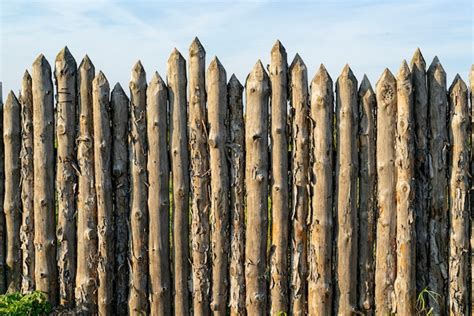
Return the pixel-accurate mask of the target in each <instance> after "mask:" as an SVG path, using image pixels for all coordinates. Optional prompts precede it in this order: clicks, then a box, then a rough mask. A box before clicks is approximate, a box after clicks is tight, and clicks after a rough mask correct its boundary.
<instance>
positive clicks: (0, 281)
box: [0, 82, 7, 294]
mask: <svg viewBox="0 0 474 316" xmlns="http://www.w3.org/2000/svg"><path fill="white" fill-rule="evenodd" d="M0 105H1V109H0V132H1V133H2V135H3V92H2V83H1V82H0ZM4 158H5V155H4V147H3V137H0V201H3V198H4V196H5V172H4V166H5V165H4ZM5 233H6V232H5V213H4V210H3V203H0V239H1V240H0V294H3V293H5V291H6V290H7V280H6V275H5V269H6V266H5V257H6V251H7V250H6V240H5V239H6V238H5V237H6V236H5Z"/></svg>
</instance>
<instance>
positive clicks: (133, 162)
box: [128, 61, 149, 314]
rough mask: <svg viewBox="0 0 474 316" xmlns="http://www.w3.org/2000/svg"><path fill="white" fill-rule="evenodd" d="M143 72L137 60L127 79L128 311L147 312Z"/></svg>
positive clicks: (146, 191)
mask: <svg viewBox="0 0 474 316" xmlns="http://www.w3.org/2000/svg"><path fill="white" fill-rule="evenodd" d="M146 89H147V84H146V73H145V69H144V68H143V66H142V63H141V62H140V61H138V62H137V63H136V64H135V66H133V69H132V78H131V79H130V113H131V115H130V137H129V159H130V185H131V186H130V259H129V260H130V262H131V266H130V268H131V270H130V296H129V298H128V303H129V313H130V314H147V313H148V307H149V306H148V208H147V203H148V187H147V183H148V182H147V181H148V180H147V172H146V168H147V157H146V155H147V150H148V149H147V148H148V145H147V135H146V128H147V122H146Z"/></svg>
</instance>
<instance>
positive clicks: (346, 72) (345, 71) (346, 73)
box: [339, 64, 356, 80]
mask: <svg viewBox="0 0 474 316" xmlns="http://www.w3.org/2000/svg"><path fill="white" fill-rule="evenodd" d="M339 78H349V79H351V80H355V79H356V77H355V76H354V73H353V72H352V69H351V67H350V66H349V64H345V65H344V68H342V71H341V74H340V75H339Z"/></svg>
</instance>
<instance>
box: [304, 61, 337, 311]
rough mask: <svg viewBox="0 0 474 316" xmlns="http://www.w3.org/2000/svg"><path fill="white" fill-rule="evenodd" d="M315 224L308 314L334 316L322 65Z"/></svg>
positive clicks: (329, 141) (328, 127) (315, 136)
mask: <svg viewBox="0 0 474 316" xmlns="http://www.w3.org/2000/svg"><path fill="white" fill-rule="evenodd" d="M310 118H311V131H312V132H311V147H312V148H311V153H312V157H311V161H312V174H311V188H312V190H311V191H312V192H311V193H312V194H311V206H312V210H311V217H310V218H311V221H310V224H309V225H310V226H309V231H310V241H309V253H308V264H309V276H308V313H309V314H310V315H330V314H331V313H332V305H333V304H332V297H333V278H332V263H333V260H332V254H333V251H332V249H333V225H334V223H333V210H332V207H333V169H332V167H333V157H334V146H333V123H334V92H333V82H332V79H331V77H330V76H329V74H328V72H327V70H326V68H325V67H324V65H322V64H321V66H320V67H319V69H318V71H317V73H316V75H315V76H314V78H313V80H312V81H311V112H310Z"/></svg>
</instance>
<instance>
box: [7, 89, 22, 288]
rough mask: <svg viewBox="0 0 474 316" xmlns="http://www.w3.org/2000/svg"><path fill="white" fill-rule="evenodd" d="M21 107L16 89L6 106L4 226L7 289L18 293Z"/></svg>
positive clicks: (19, 280)
mask: <svg viewBox="0 0 474 316" xmlns="http://www.w3.org/2000/svg"><path fill="white" fill-rule="evenodd" d="M20 122H21V107H20V102H19V101H18V99H17V98H16V96H15V94H14V93H13V91H10V93H9V94H8V96H7V100H6V101H5V106H4V107H3V143H4V146H5V147H4V150H5V174H6V175H8V176H7V177H5V198H4V201H3V209H4V211H5V224H6V225H5V228H6V238H5V240H6V244H7V253H6V254H7V257H6V268H7V271H6V272H7V292H18V291H20V288H21V274H22V273H21V241H20V227H21V195H20V192H21V190H19V189H20V150H21V124H19V123H20Z"/></svg>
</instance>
